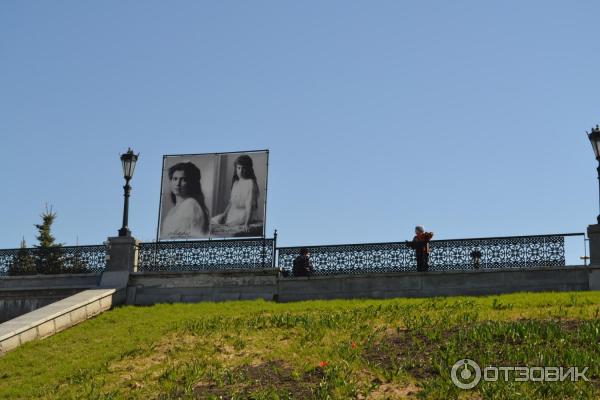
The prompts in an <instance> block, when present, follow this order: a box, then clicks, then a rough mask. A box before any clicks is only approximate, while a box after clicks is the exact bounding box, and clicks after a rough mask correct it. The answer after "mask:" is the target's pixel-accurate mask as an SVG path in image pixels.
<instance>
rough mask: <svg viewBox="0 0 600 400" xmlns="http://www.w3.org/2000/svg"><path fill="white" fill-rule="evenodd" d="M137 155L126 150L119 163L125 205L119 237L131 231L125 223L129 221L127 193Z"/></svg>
mask: <svg viewBox="0 0 600 400" xmlns="http://www.w3.org/2000/svg"><path fill="white" fill-rule="evenodd" d="M139 155H140V154H139V153H138V154H133V150H131V148H128V149H127V153H125V154H122V155H121V163H122V164H123V177H124V178H125V186H123V189H124V191H125V193H124V196H125V204H124V206H123V226H122V227H121V229H119V236H131V231H130V230H129V228H128V227H127V222H128V220H129V193H130V192H131V186H129V181H130V180H131V178H132V177H133V171H134V170H135V163H136V162H137V159H138V156H139Z"/></svg>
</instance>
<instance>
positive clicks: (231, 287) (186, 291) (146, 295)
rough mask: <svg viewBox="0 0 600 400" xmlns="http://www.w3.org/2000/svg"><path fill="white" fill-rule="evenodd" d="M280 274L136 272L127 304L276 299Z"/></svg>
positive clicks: (130, 281) (272, 271) (275, 271)
mask: <svg viewBox="0 0 600 400" xmlns="http://www.w3.org/2000/svg"><path fill="white" fill-rule="evenodd" d="M278 274H279V272H278V271H277V270H274V269H270V270H260V271H252V272H239V271H229V272H227V271H224V272H144V273H132V274H131V275H130V276H129V285H128V286H127V304H138V305H147V304H155V303H175V302H198V301H224V300H250V299H265V300H273V299H275V295H276V294H277V279H278Z"/></svg>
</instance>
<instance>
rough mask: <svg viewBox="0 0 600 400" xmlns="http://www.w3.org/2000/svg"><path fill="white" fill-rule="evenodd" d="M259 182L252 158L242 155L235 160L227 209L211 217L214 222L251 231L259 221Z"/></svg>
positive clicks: (242, 230)
mask: <svg viewBox="0 0 600 400" xmlns="http://www.w3.org/2000/svg"><path fill="white" fill-rule="evenodd" d="M258 196H259V191H258V184H257V182H256V175H255V173H254V167H253V162H252V158H251V157H250V156H248V155H245V154H244V155H241V156H239V157H238V158H236V160H235V162H234V172H233V178H232V180H231V195H230V198H229V203H228V205H227V208H226V209H225V211H223V212H222V213H221V214H218V215H216V216H214V217H213V218H212V219H211V223H212V224H219V225H225V226H227V227H230V228H233V229H234V230H239V231H241V232H249V231H251V230H252V228H254V227H253V224H254V223H256V222H258ZM236 228H237V229H236Z"/></svg>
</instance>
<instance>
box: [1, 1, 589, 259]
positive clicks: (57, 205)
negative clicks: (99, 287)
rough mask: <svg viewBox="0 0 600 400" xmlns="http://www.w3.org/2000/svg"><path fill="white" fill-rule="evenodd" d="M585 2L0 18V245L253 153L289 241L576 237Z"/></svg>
mask: <svg viewBox="0 0 600 400" xmlns="http://www.w3.org/2000/svg"><path fill="white" fill-rule="evenodd" d="M598 15H600V2H598V1H591V0H590V1H576V2H567V1H560V2H559V1H526V2H525V1H496V2H481V1H458V2H448V1H422V2H417V1H412V2H409V1H373V2H365V1H347V0H344V1H326V2H323V1H237V2H233V1H176V2H167V1H141V0H140V1H95V2H92V1H52V2H50V1H20V0H19V1H12V0H4V1H2V2H0V132H1V135H2V136H1V139H2V140H1V145H0V148H1V158H0V181H1V182H2V196H1V198H2V206H1V207H0V224H1V229H0V247H3V248H7V247H17V246H18V245H19V241H20V239H21V237H22V236H24V237H25V238H26V240H27V242H28V243H29V244H33V243H34V242H35V240H34V236H35V229H34V227H33V224H34V223H38V222H39V214H40V213H41V212H42V211H43V209H44V204H45V203H49V204H52V205H53V207H54V210H55V211H56V212H57V213H58V218H57V220H56V223H55V230H54V233H55V236H56V237H57V239H58V240H59V241H61V242H63V243H65V244H69V245H71V244H75V242H76V239H77V238H79V243H80V244H97V243H101V242H102V241H104V240H105V239H106V237H108V236H114V235H116V233H117V230H118V228H119V227H120V223H121V215H122V185H123V179H122V172H121V166H120V162H119V155H120V153H121V152H123V151H125V150H126V149H127V147H128V146H131V147H132V148H133V149H134V150H135V151H136V152H140V153H141V156H140V159H139V163H138V167H137V169H136V173H135V176H134V178H133V181H132V185H133V192H132V199H131V214H130V228H131V229H132V231H133V233H134V235H135V236H136V237H138V238H139V239H142V240H145V241H147V240H152V239H153V238H154V235H155V232H156V223H157V213H158V203H159V189H160V173H161V161H162V155H163V154H178V153H205V152H220V151H236V150H251V149H269V150H270V152H271V153H270V174H269V193H268V221H267V224H268V228H267V229H268V232H269V234H272V231H273V229H275V228H277V229H278V230H279V233H280V243H282V244H284V245H302V244H317V243H347V242H374V241H394V240H404V239H407V238H410V237H411V236H412V234H413V227H414V225H415V224H423V225H425V227H426V228H427V229H430V230H433V231H434V232H435V233H436V237H437V238H438V239H445V238H461V237H482V236H502V235H520V234H543V233H562V232H583V231H584V230H585V229H586V226H587V225H588V224H590V223H594V222H595V219H596V215H597V214H598V182H597V180H596V169H595V168H596V161H595V160H594V157H593V153H592V150H591V146H590V144H589V142H588V140H587V138H586V136H585V131H586V130H589V129H590V128H591V127H592V125H595V124H596V123H600V33H599V32H600V31H599V30H598V28H599V26H600V25H599V24H598V21H597V19H598Z"/></svg>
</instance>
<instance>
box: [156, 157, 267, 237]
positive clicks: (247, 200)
mask: <svg viewBox="0 0 600 400" xmlns="http://www.w3.org/2000/svg"><path fill="white" fill-rule="evenodd" d="M268 162H269V152H268V150H261V151H246V152H235V153H211V154H185V155H166V156H163V170H162V183H161V194H160V195H161V200H160V207H159V224H158V240H172V239H202V238H230V237H257V236H264V235H265V216H266V205H267V166H268Z"/></svg>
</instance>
